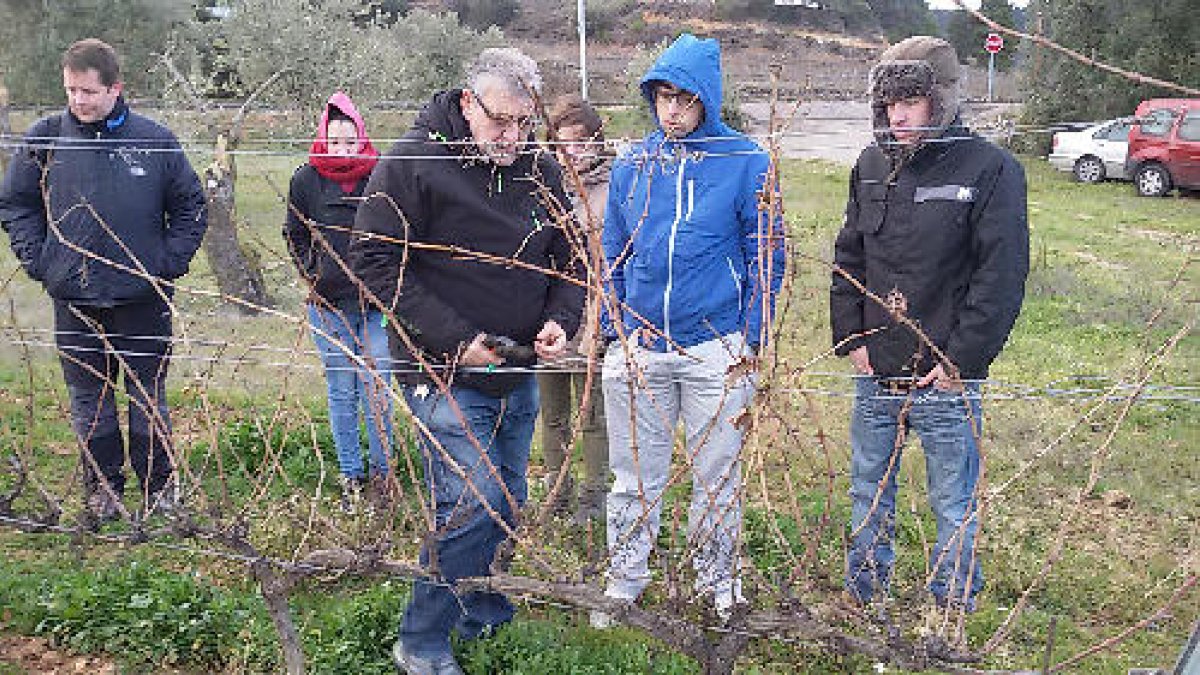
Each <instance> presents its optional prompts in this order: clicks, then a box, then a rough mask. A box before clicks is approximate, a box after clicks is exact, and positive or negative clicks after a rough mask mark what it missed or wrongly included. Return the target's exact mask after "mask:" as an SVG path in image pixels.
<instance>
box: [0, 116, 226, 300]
mask: <svg viewBox="0 0 1200 675" xmlns="http://www.w3.org/2000/svg"><path fill="white" fill-rule="evenodd" d="M43 168H46V169H47V171H46V188H47V191H46V194H47V195H48V196H49V204H46V203H45V201H44V200H43V196H42V195H43V193H42V189H41V180H42V171H43ZM47 207H48V208H47ZM47 210H48V211H49V215H50V217H51V219H52V220H51V222H53V223H55V225H54V226H53V227H51V226H49V225H48V223H47V219H46V217H47ZM0 221H3V224H4V229H5V230H6V231H7V232H8V236H9V240H10V244H11V245H12V249H13V252H14V253H15V254H16V256H17V259H18V260H20V261H21V265H22V266H23V267H24V268H25V271H26V272H27V273H28V274H29V276H30V277H32V278H33V279H35V280H37V281H40V282H41V283H42V285H43V286H44V287H45V289H46V291H47V292H48V293H49V294H50V295H51V297H53V298H55V299H57V300H62V301H67V302H72V303H75V304H80V305H93V306H113V305H120V304H130V303H135V302H142V301H145V300H150V299H154V298H157V297H158V293H157V292H156V291H155V289H154V286H153V285H152V284H151V282H150V281H147V280H146V279H143V278H142V277H140V276H137V275H136V274H133V273H130V272H127V271H125V270H123V269H121V267H125V268H130V269H134V270H137V269H138V268H139V265H140V266H144V269H145V271H146V272H148V273H149V274H151V275H153V276H155V277H159V278H160V279H167V280H170V279H177V278H179V277H181V276H183V275H184V274H185V273H187V270H188V265H189V264H190V263H191V260H192V257H193V256H194V255H195V253H196V250H197V249H198V248H199V247H200V242H201V240H202V239H203V238H204V231H205V228H206V227H207V226H208V219H207V208H206V205H205V199H204V192H203V191H202V190H201V188H200V181H199V179H198V178H197V177H196V172H195V171H193V170H192V167H191V165H190V164H189V163H188V160H187V157H185V156H184V154H183V151H182V149H181V148H180V146H179V142H178V141H177V140H176V139H175V136H174V135H173V134H172V133H171V132H170V131H169V130H168V129H167V128H166V127H163V126H161V125H159V124H158V123H156V122H153V121H151V120H150V119H148V118H145V117H142V116H141V115H137V114H135V113H133V112H131V111H129V109H128V108H127V107H126V106H125V103H124V101H123V100H121V99H118V101H117V105H116V107H114V109H113V112H112V113H111V114H110V115H109V118H108V119H107V120H101V121H100V122H97V123H94V124H84V123H82V122H80V121H78V120H77V119H76V118H75V117H74V115H71V114H70V113H69V112H63V113H61V114H59V115H52V116H49V117H46V118H43V119H41V120H39V121H38V122H37V123H35V124H34V125H33V127H32V128H31V129H30V130H29V132H28V134H27V135H26V140H25V143H24V145H23V146H22V147H21V149H20V151H19V152H18V154H17V156H16V157H15V158H14V160H13V162H12V165H11V166H10V167H9V169H8V173H7V175H6V176H5V179H4V186H3V189H2V190H0ZM68 242H69V243H70V245H68ZM72 246H75V247H78V248H79V249H83V250H85V251H89V252H91V253H92V254H94V257H92V256H88V255H85V254H84V253H82V252H80V251H77V250H75V249H74V248H72ZM134 259H136V261H137V262H135V261H134ZM164 290H165V291H166V292H167V293H170V292H171V287H170V286H169V285H168V286H167V287H166V288H165V289H164Z"/></svg>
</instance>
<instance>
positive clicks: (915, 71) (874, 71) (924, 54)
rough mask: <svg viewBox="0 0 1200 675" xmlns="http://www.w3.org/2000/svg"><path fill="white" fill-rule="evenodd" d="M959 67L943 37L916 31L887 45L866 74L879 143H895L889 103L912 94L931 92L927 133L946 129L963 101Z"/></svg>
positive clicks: (936, 134)
mask: <svg viewBox="0 0 1200 675" xmlns="http://www.w3.org/2000/svg"><path fill="white" fill-rule="evenodd" d="M959 70H960V68H959V65H958V55H957V54H956V53H955V52H954V47H953V46H951V45H950V43H949V42H946V41H945V40H942V39H941V38H935V37H929V36H925V35H914V36H913V37H910V38H907V39H905V40H902V41H901V42H898V43H896V44H894V45H892V46H891V47H888V49H887V50H886V51H884V52H883V54H882V55H881V56H880V57H879V63H876V64H875V65H874V66H873V67H872V68H871V71H870V74H869V75H868V76H867V95H868V96H869V97H870V100H871V112H872V122H873V124H874V128H875V135H876V139H877V140H878V141H879V143H880V145H883V146H885V147H887V146H888V145H891V144H894V143H895V139H894V138H893V137H892V134H891V133H890V132H889V131H888V118H887V105H888V103H890V102H892V101H898V100H900V99H904V98H909V97H913V96H928V97H929V99H930V102H931V103H932V116H931V123H932V124H931V126H933V127H934V128H933V129H930V130H929V132H928V133H926V134H925V136H926V137H927V138H933V137H937V136H940V135H941V134H942V133H944V132H945V130H946V129H947V128H949V127H950V125H951V124H952V123H953V122H954V120H955V119H956V118H957V117H958V112H959V107H960V106H961V104H962V96H961V94H960V91H959Z"/></svg>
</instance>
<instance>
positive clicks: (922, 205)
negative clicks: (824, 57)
mask: <svg viewBox="0 0 1200 675" xmlns="http://www.w3.org/2000/svg"><path fill="white" fill-rule="evenodd" d="M958 81H959V65H958V57H957V55H956V54H955V53H954V48H953V47H951V46H950V45H949V44H948V43H947V42H945V41H944V40H940V39H937V38H931V37H923V36H916V37H911V38H908V39H906V40H904V41H902V42H900V43H898V44H896V45H893V46H892V47H890V48H889V49H887V50H886V51H885V52H884V53H883V55H882V57H881V58H880V60H879V63H878V64H876V65H875V66H874V67H873V68H872V69H871V72H870V76H869V95H870V97H871V106H872V110H873V113H874V126H875V137H876V142H875V144H873V145H871V146H870V147H868V148H866V149H865V150H863V152H862V154H861V155H860V156H859V158H858V162H857V164H856V165H855V167H854V170H853V172H852V173H851V177H850V196H849V200H848V201H847V204H846V213H845V222H844V224H843V226H842V229H841V231H840V232H839V233H838V236H837V242H836V244H835V249H834V263H835V268H834V270H833V278H832V286H831V290H830V318H831V323H832V329H833V344H834V349H835V351H836V353H837V354H839V355H842V356H848V357H849V358H850V361H851V363H852V365H853V367H854V370H855V372H856V373H857V374H858V377H857V378H856V398H855V402H854V409H853V412H852V417H851V422H850V444H851V452H852V459H851V477H850V478H851V488H850V495H851V500H852V513H851V532H850V539H849V541H850V550H849V553H848V555H847V567H846V587H847V590H848V591H849V592H850V594H851V595H852V596H853V598H854V599H855V600H857V601H859V602H863V603H867V602H870V601H872V600H874V599H875V598H876V597H877V595H879V594H885V593H886V592H887V590H888V587H889V583H890V579H891V573H892V566H893V563H894V561H895V552H894V550H893V545H892V538H893V533H894V527H895V525H894V521H895V509H896V472H897V470H898V468H899V466H900V458H899V455H900V452H901V450H902V446H903V443H902V440H903V438H904V435H905V434H906V432H907V431H908V430H910V429H911V430H913V431H915V432H916V433H917V435H918V436H919V437H920V439H921V445H922V448H923V450H924V452H925V462H926V471H927V473H928V482H929V502H930V506H931V507H932V509H933V512H934V516H935V517H936V520H937V544H936V546H935V548H934V550H933V560H932V561H931V565H930V569H931V570H932V574H931V576H930V579H929V590H930V592H931V593H932V594H933V597H934V600H935V601H936V602H937V603H938V604H939V605H941V606H946V605H953V606H956V607H960V608H964V609H967V610H971V609H973V608H974V607H975V597H976V595H977V594H978V593H979V591H980V589H981V588H982V587H983V575H982V574H981V572H980V564H979V560H978V559H977V556H976V551H975V532H976V528H977V525H978V510H977V499H976V494H975V490H976V486H977V482H978V477H979V462H980V455H979V434H980V430H981V422H982V409H981V406H980V386H979V385H980V382H979V381H980V380H981V379H983V378H986V377H987V373H988V367H989V366H990V364H991V362H992V361H993V360H994V359H995V358H996V356H997V354H999V352H1000V350H1001V348H1002V347H1003V346H1004V343H1005V341H1006V340H1007V339H1008V334H1009V331H1010V330H1011V329H1012V326H1013V323H1014V322H1015V321H1016V318H1017V315H1018V313H1019V312H1020V308H1021V302H1022V299H1023V298H1024V285H1025V277H1026V275H1027V274H1028V271H1029V226H1028V222H1027V217H1026V207H1025V194H1026V189H1025V175H1024V171H1023V169H1022V168H1021V165H1020V164H1019V163H1017V161H1016V160H1015V159H1014V158H1013V157H1012V155H1010V154H1009V153H1008V152H1005V151H1004V150H1002V149H1000V148H998V147H996V146H994V145H992V144H991V143H988V142H987V141H985V140H983V139H981V138H979V137H978V136H976V135H974V134H972V133H970V132H969V131H968V130H967V129H966V128H965V127H964V126H963V124H962V121H961V119H960V117H959V107H960V97H959V90H958ZM859 284H861V285H862V286H865V289H866V291H867V292H866V293H864V292H863V288H862V287H860V285H859Z"/></svg>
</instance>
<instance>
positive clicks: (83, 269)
mask: <svg viewBox="0 0 1200 675" xmlns="http://www.w3.org/2000/svg"><path fill="white" fill-rule="evenodd" d="M96 140H97V141H99V140H100V132H99V131H97V132H96ZM97 145H99V143H97ZM88 283H89V282H88V257H87V256H86V255H85V256H83V259H82V260H80V261H79V288H80V290H82V289H85V288H87V287H88Z"/></svg>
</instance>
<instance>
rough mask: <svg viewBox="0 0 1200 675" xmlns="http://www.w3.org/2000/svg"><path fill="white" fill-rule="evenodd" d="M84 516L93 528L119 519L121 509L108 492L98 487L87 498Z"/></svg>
mask: <svg viewBox="0 0 1200 675" xmlns="http://www.w3.org/2000/svg"><path fill="white" fill-rule="evenodd" d="M85 506H86V512H85V516H86V517H87V518H88V520H89V521H90V522H91V524H92V525H93V526H95V527H100V526H101V525H103V524H104V523H110V522H113V521H115V520H120V519H121V507H120V506H119V505H118V504H117V500H116V499H115V498H114V497H113V495H112V494H111V493H110V492H109V490H107V489H105V488H102V487H99V488H96V489H95V490H94V491H93V492H92V493H91V494H89V495H88V497H87V503H86V505H85Z"/></svg>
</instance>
